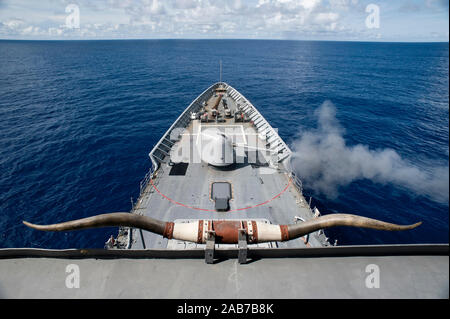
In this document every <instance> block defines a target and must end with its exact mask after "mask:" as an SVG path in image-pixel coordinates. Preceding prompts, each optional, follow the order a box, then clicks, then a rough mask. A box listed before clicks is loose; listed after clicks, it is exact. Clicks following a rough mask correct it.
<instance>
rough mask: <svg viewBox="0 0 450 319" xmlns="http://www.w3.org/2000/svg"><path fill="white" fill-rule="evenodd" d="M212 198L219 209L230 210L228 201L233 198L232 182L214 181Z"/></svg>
mask: <svg viewBox="0 0 450 319" xmlns="http://www.w3.org/2000/svg"><path fill="white" fill-rule="evenodd" d="M211 198H212V199H213V200H214V202H215V209H216V210H217V211H228V210H229V209H230V205H229V203H228V202H229V200H230V198H231V184H230V183H228V182H215V183H212V187H211Z"/></svg>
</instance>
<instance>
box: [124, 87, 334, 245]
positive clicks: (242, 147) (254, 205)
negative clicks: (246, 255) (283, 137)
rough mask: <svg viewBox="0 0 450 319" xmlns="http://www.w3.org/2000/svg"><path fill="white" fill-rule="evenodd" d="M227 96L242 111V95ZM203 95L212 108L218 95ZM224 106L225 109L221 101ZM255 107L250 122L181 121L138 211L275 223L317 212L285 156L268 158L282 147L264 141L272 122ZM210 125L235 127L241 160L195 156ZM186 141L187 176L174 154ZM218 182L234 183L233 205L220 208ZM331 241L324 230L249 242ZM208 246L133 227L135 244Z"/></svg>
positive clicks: (172, 217)
mask: <svg viewBox="0 0 450 319" xmlns="http://www.w3.org/2000/svg"><path fill="white" fill-rule="evenodd" d="M233 95H234V96H235V97H234V98H233ZM225 98H226V101H227V105H228V108H229V109H230V110H231V113H232V114H234V113H235V112H237V111H239V109H240V108H239V107H238V102H239V103H241V104H242V101H243V98H242V97H241V96H240V95H236V94H233V92H232V91H231V90H230V88H229V89H228V94H226V95H225V97H224V99H225ZM197 100H198V101H197V103H198V104H199V105H201V106H202V107H204V104H203V102H202V98H200V99H197ZM203 101H205V102H207V105H206V107H204V108H205V111H207V112H208V114H211V111H212V107H213V106H214V105H216V104H217V103H216V102H217V96H215V95H214V94H211V95H210V96H209V97H208V98H205V99H203ZM244 103H245V102H244ZM241 109H242V107H241ZM252 109H253V106H252ZM197 110H198V108H197ZM249 110H250V108H249ZM218 111H219V112H220V111H222V112H223V105H222V104H221V103H220V104H219V107H218ZM252 111H253V112H252ZM252 113H253V115H254V109H253V110H250V112H246V113H245V115H246V116H249V120H248V121H247V122H241V121H235V119H234V117H233V118H224V119H223V122H217V121H210V122H208V123H202V122H201V121H200V120H199V119H196V120H186V121H185V122H184V127H183V125H180V126H178V127H177V129H178V130H177V131H176V133H173V132H171V134H170V135H169V134H168V135H167V137H165V139H164V140H163V141H162V142H160V143H159V145H157V146H156V147H155V149H154V150H153V152H152V153H151V157H152V154H153V156H154V157H156V158H158V166H159V167H158V169H157V170H156V171H155V173H153V175H152V178H150V179H149V180H148V183H147V185H145V186H144V188H143V190H142V193H141V196H140V198H139V199H138V201H137V203H136V205H135V207H134V209H133V213H136V214H141V215H146V216H150V217H153V218H156V219H159V220H166V221H189V220H199V219H214V220H217V219H221V220H222V219H239V220H248V219H252V220H257V219H259V220H261V219H262V220H265V221H266V222H269V223H272V224H291V223H293V222H294V221H295V220H297V221H299V222H301V219H303V220H308V219H311V218H313V217H314V214H313V212H312V210H311V208H310V207H309V205H308V203H307V201H306V200H305V198H304V197H303V195H302V193H301V189H300V188H299V186H298V183H296V182H295V180H294V179H293V177H292V175H291V174H290V171H289V170H288V169H286V167H285V164H284V163H283V162H282V161H280V162H277V163H276V164H277V165H269V164H268V163H270V161H271V156H274V154H275V155H276V156H278V155H279V154H280V153H282V152H280V151H279V149H277V148H275V151H272V152H270V151H266V150H265V149H264V150H261V145H262V146H263V147H264V148H265V147H266V145H267V142H268V140H267V139H265V138H264V136H261V135H260V133H261V132H262V130H263V129H264V128H265V127H270V126H269V125H268V123H267V124H266V125H258V123H262V120H258V118H256V119H255V118H254V117H253V120H252V121H251V119H252V118H251V116H252ZM208 128H218V129H220V130H221V131H223V132H226V131H227V132H228V133H230V132H231V135H232V137H233V142H234V144H235V145H236V146H237V147H236V152H235V158H236V162H237V163H235V164H232V165H231V166H230V167H226V168H220V167H214V166H211V165H209V164H207V163H205V162H202V161H195V160H194V156H195V152H196V150H195V146H196V139H198V136H199V134H198V132H201V131H202V130H205V129H208ZM169 136H170V137H169ZM276 136H277V135H276ZM273 140H275V142H276V143H278V145H279V144H281V141H279V139H275V138H273ZM270 141H271V140H270V139H269V142H270ZM186 145H188V148H189V152H188V157H187V158H181V159H180V160H182V161H183V162H186V163H187V169H186V171H185V172H183V173H182V175H181V176H178V175H171V174H170V172H171V169H172V168H173V166H172V165H173V163H172V159H173V158H174V157H175V156H178V157H177V158H179V157H180V155H179V154H180V153H181V148H182V147H185V146H186ZM278 145H277V146H278ZM155 150H157V151H158V152H159V153H158V155H154V153H155ZM283 151H285V149H284V150H283ZM162 157H164V158H162ZM213 182H228V183H230V184H231V186H232V198H231V200H230V202H229V205H230V209H229V211H226V212H219V211H215V209H214V201H213V200H212V199H211V194H210V192H211V184H212V183H213ZM327 244H328V242H327V239H326V237H325V235H324V234H323V232H321V231H319V232H315V233H313V234H310V235H309V236H308V237H305V238H299V239H296V240H292V241H289V242H283V243H275V242H272V243H264V244H258V245H250V246H249V248H252V247H254V246H258V247H268V248H269V247H280V248H282V247H320V246H324V245H327ZM204 246H205V245H200V244H194V243H188V242H180V241H176V240H173V239H172V240H167V239H164V238H162V237H161V236H159V235H155V234H153V233H150V232H146V231H141V230H137V229H134V230H133V231H132V236H131V242H130V244H129V248H132V249H166V248H168V249H195V248H204ZM230 246H231V245H217V246H216V248H218V249H220V248H230ZM232 246H233V247H234V245H232Z"/></svg>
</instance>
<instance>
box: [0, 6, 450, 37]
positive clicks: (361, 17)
mask: <svg viewBox="0 0 450 319" xmlns="http://www.w3.org/2000/svg"><path fill="white" fill-rule="evenodd" d="M448 3H449V0H395V1H393V0H91V1H89V0H39V1H35V0H0V39H55V40H58V39H154V38H194V39H203V38H214V39H224V38H234V39H236V38H240V39H298V40H338V41H341V40H343V41H344V40H350V41H426V42H428V41H448V39H449V34H448V24H449V20H448V16H449V15H448V12H449V4H448Z"/></svg>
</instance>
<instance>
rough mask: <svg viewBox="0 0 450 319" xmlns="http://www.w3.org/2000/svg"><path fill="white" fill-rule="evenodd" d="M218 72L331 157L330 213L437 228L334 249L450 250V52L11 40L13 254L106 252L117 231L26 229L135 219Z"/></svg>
mask: <svg viewBox="0 0 450 319" xmlns="http://www.w3.org/2000/svg"><path fill="white" fill-rule="evenodd" d="M220 60H222V63H223V81H225V82H227V83H228V84H230V85H231V86H233V87H234V88H236V89H237V90H239V91H240V92H241V93H242V94H243V95H245V96H246V97H247V98H248V99H249V100H250V101H251V102H252V103H253V104H254V105H255V106H256V107H257V108H258V110H259V111H260V112H261V113H262V114H263V115H264V116H265V118H266V119H267V120H268V121H269V123H270V124H271V125H272V126H273V127H274V128H277V129H278V132H279V135H280V136H281V137H282V138H283V139H284V140H285V141H286V142H287V144H289V145H290V146H291V148H292V149H293V151H294V152H299V153H301V152H303V151H304V150H305V149H307V150H308V152H312V153H314V152H315V153H314V154H319V155H320V159H321V160H320V161H319V162H320V163H321V165H322V168H323V171H318V172H316V176H314V175H312V176H306V175H305V179H304V193H305V196H306V198H307V200H309V198H310V197H311V198H312V199H311V203H312V206H316V207H318V208H319V210H320V211H321V212H322V214H327V213H336V212H340V213H351V214H359V215H363V216H367V217H372V218H378V219H381V220H385V221H389V222H394V223H399V224H407V223H408V224H410V223H415V222H417V221H422V222H423V224H422V225H421V226H420V227H418V228H417V229H414V230H411V231H405V232H382V231H375V230H365V229H355V228H345V227H339V228H334V229H330V230H328V231H326V234H327V236H328V237H329V238H330V242H332V243H333V242H334V241H335V240H337V243H338V245H359V244H413V243H448V238H449V212H448V209H449V204H448V186H447V187H445V185H448V159H449V151H448V149H449V89H448V85H449V74H448V72H449V46H448V43H362V42H313V41H312V42H307V41H265V40H120V41H119V40H118V41H0V247H2V248H5V247H35V248H54V249H56V248H58V249H62V248H102V247H103V246H104V242H105V241H106V240H107V239H108V238H109V236H110V235H116V234H117V228H101V229H93V230H83V231H76V232H63V233H47V232H39V231H36V230H32V229H29V228H27V227H25V226H24V225H23V224H22V221H23V220H27V221H30V222H33V223H37V224H47V223H56V222H61V221H65V220H70V219H77V218H82V217H88V216H92V215H95V214H101V213H108V212H117V211H129V210H130V209H131V201H134V200H136V198H137V197H138V196H139V182H140V181H141V180H142V178H143V177H144V175H145V174H146V172H147V171H148V169H149V168H150V165H151V164H150V161H149V157H148V153H149V152H150V150H151V149H152V148H153V146H154V145H155V144H156V142H157V141H158V140H159V139H160V137H161V136H162V134H163V133H164V132H165V131H166V130H167V129H168V128H169V126H170V125H171V124H172V123H173V121H174V120H175V119H176V118H177V117H178V115H179V114H180V113H181V112H182V111H183V110H184V109H185V108H186V107H187V106H188V105H189V104H190V102H191V101H192V100H193V99H194V98H195V97H197V95H199V94H200V93H201V92H202V91H203V90H205V89H206V88H207V87H209V86H210V85H211V84H213V83H214V82H217V81H218V80H219V61H220ZM324 110H325V115H326V116H324ZM327 112H328V113H327ZM327 116H328V117H327ZM324 118H325V120H324ZM323 121H325V122H326V123H328V124H329V125H330V126H326V125H324V122H323ZM330 127H331V129H330ZM324 132H325V135H324ZM330 132H331V133H330ZM314 134H317V135H314ZM327 134H328V135H327ZM329 134H331V135H332V136H334V137H337V140H338V141H340V143H341V144H339V143H338V144H339V145H340V146H339V148H338V149H337V150H335V149H334V145H333V147H328V146H327V144H326V143H325V140H326V139H327V138H328V137H329V136H330V135H329ZM333 134H334V135H333ZM314 136H321V137H320V138H319V140H317V139H315V138H316V137H314ZM308 137H309V138H310V140H308V139H307V138H308ZM311 139H313V141H311ZM322 159H326V160H324V161H322ZM299 163H300V164H299V165H302V163H303V162H302V161H299ZM319 167H320V166H319ZM359 167H360V169H359ZM356 168H358V169H356ZM306 169H307V168H305V167H299V170H300V172H302V170H304V172H305V174H306V173H307V170H306ZM338 173H340V174H341V175H339V174H338ZM327 174H331V175H332V176H331V177H329V176H328V175H327ZM300 175H301V174H300ZM350 175H351V176H350ZM300 177H302V176H300ZM347 177H349V178H348V179H347ZM317 180H321V181H322V180H323V183H321V184H318V183H316V181H317ZM327 187H329V189H327Z"/></svg>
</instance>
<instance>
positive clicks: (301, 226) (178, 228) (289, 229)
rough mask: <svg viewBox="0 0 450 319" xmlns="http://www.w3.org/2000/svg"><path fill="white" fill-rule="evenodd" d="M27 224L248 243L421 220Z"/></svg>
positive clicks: (119, 218) (118, 219)
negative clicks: (242, 233) (242, 234)
mask: <svg viewBox="0 0 450 319" xmlns="http://www.w3.org/2000/svg"><path fill="white" fill-rule="evenodd" d="M23 223H24V224H25V225H26V226H28V227H31V228H34V229H37V230H43V231H69V230H80V229H88V228H98V227H110V226H124V227H133V228H140V229H143V230H147V231H149V232H152V233H155V234H159V235H162V236H163V237H165V238H169V239H172V238H173V239H178V240H183V241H190V242H195V243H205V242H206V239H207V234H208V231H212V230H213V231H215V236H216V242H217V243H224V244H237V242H238V232H239V229H245V230H246V233H247V234H248V236H247V237H248V239H247V241H248V242H249V243H262V242H269V241H287V240H292V239H296V238H299V237H302V236H304V235H306V234H309V233H312V232H315V231H317V230H319V229H324V228H329V227H335V226H350V227H362V228H372V229H378V230H385V231H399V230H408V229H413V228H416V227H417V226H419V225H420V224H422V222H418V223H415V224H412V225H396V224H391V223H387V222H383V221H380V220H376V219H372V218H367V217H362V216H357V215H351V214H330V215H325V216H321V217H318V218H314V219H311V220H308V221H305V222H302V223H298V224H291V225H272V224H266V223H264V222H260V221H255V220H245V221H236V220H198V221H195V222H190V223H173V222H164V221H160V220H157V219H154V218H151V217H147V216H141V215H137V214H130V213H109V214H102V215H97V216H93V217H88V218H82V219H78V220H73V221H68V222H64V223H60V224H53V225H35V224H31V223H29V222H26V221H23Z"/></svg>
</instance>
